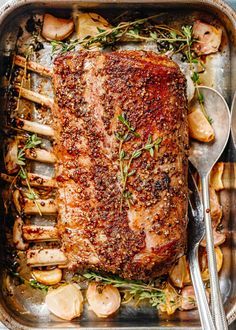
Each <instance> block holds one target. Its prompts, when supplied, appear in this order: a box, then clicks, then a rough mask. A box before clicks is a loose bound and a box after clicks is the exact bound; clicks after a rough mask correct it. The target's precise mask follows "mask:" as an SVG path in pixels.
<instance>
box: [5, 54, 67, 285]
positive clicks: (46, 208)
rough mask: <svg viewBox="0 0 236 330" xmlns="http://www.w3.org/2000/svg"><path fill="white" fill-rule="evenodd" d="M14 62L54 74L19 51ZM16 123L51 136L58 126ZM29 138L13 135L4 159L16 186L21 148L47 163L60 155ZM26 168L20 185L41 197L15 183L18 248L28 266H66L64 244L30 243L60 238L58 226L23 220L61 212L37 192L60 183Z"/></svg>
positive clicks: (32, 97) (32, 95)
mask: <svg viewBox="0 0 236 330" xmlns="http://www.w3.org/2000/svg"><path fill="white" fill-rule="evenodd" d="M14 64H15V65H16V66H19V67H22V68H24V69H27V70H29V71H33V72H35V73H38V74H40V75H42V76H45V77H49V78H50V77H51V76H52V71H51V70H50V69H48V68H46V67H44V66H42V65H40V64H37V63H35V62H33V61H26V59H25V58H23V57H21V56H18V55H16V56H15V58H14ZM14 89H15V90H16V92H17V93H18V97H19V98H24V99H26V100H29V101H32V102H34V103H36V104H40V105H42V106H45V107H48V108H50V109H52V107H54V106H55V105H54V102H53V100H52V99H51V98H49V97H47V96H44V95H41V94H40V93H36V92H33V91H31V90H30V89H27V88H24V87H22V86H19V85H14ZM14 126H15V127H16V128H17V131H18V130H19V132H29V133H31V137H32V133H33V134H34V136H36V135H35V134H39V135H40V136H44V137H45V138H48V139H53V138H54V130H53V128H52V127H50V126H49V125H44V124H40V123H37V122H33V121H30V120H25V119H21V118H14ZM29 136H30V135H28V138H29ZM26 140H27V137H25V135H24V134H19V135H17V136H15V137H14V139H11V140H10V142H9V143H8V144H7V150H6V153H5V159H4V160H5V168H6V172H7V174H5V173H1V178H2V180H4V181H7V182H9V184H12V187H13V186H15V185H14V183H15V181H16V177H17V174H18V173H19V171H20V169H21V168H22V166H20V165H19V162H18V163H17V159H18V158H17V157H19V156H18V154H19V150H23V155H24V158H25V160H29V161H32V160H33V161H37V162H42V163H46V164H54V163H55V162H56V157H55V155H54V154H53V152H51V151H47V150H45V149H42V148H40V142H39V143H38V146H37V143H36V145H34V146H33V147H32V148H27V147H24V143H26V142H25V141H26ZM23 172H24V173H23V174H24V175H26V177H24V175H20V176H19V175H18V180H19V181H20V185H22V186H25V187H26V188H27V189H29V190H31V191H32V192H33V193H34V194H35V196H37V197H36V198H29V197H27V194H24V189H22V188H21V187H20V188H15V187H14V190H13V193H12V199H13V204H14V206H15V209H16V212H17V214H18V215H17V216H16V219H15V223H14V226H13V243H14V245H15V246H16V248H17V249H18V250H23V251H26V258H27V265H28V266H30V267H42V266H58V267H59V268H61V267H62V268H63V267H65V266H66V262H67V259H66V256H65V255H64V253H63V252H62V251H61V250H60V248H58V247H57V248H43V249H42V248H38V249H35V248H33V249H31V248H30V247H29V243H31V242H33V243H38V242H40V243H41V242H51V241H54V242H56V241H58V238H59V237H58V232H57V228H56V227H55V226H48V225H43V226H42V225H35V224H34V225H33V224H32V225H30V224H26V223H25V222H24V221H23V218H25V217H29V216H32V215H36V214H39V213H40V214H41V215H56V214H57V204H56V201H55V199H53V198H52V197H49V198H45V199H43V198H42V199H41V198H39V197H38V194H36V193H35V189H36V191H37V189H41V188H45V189H49V190H55V189H56V187H57V183H56V180H55V179H54V178H53V177H49V176H44V175H38V174H36V173H30V172H28V171H27V172H26V171H24V170H23ZM21 174H22V173H21ZM16 187H17V186H16ZM31 187H32V188H31ZM28 195H29V194H28ZM46 197H47V196H46ZM22 215H23V216H22ZM59 268H55V269H54V270H53V271H54V273H55V275H56V276H57V278H58V280H59V281H60V279H61V271H60V269H59ZM58 274H59V277H58Z"/></svg>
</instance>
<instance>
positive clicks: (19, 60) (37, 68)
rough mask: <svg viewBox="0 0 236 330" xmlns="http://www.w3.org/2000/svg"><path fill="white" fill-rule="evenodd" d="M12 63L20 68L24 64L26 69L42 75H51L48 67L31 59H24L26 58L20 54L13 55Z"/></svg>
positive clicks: (23, 66)
mask: <svg viewBox="0 0 236 330" xmlns="http://www.w3.org/2000/svg"><path fill="white" fill-rule="evenodd" d="M14 63H15V64H16V65H18V66H20V67H22V68H25V66H26V67H27V69H29V70H31V71H34V72H36V73H39V74H41V75H42V76H47V77H52V71H51V70H50V69H49V68H47V67H45V66H43V65H41V64H38V63H36V62H33V61H26V59H25V58H24V57H22V56H20V55H16V56H15V61H14Z"/></svg>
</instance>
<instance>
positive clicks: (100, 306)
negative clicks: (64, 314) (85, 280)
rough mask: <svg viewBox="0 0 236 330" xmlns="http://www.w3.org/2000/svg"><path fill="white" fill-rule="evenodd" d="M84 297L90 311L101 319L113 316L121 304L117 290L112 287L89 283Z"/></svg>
mask: <svg viewBox="0 0 236 330" xmlns="http://www.w3.org/2000/svg"><path fill="white" fill-rule="evenodd" d="M86 297H87V300H88V303H89V306H90V308H91V309H92V311H93V312H94V313H95V314H96V315H97V316H98V317H103V318H105V317H107V316H109V315H111V314H114V313H115V312H116V311H117V310H118V308H119V307H120V303H121V297H120V293H119V290H118V289H117V288H116V287H114V286H113V285H105V286H102V285H101V284H99V283H95V282H92V283H89V286H88V290H87V294H86Z"/></svg>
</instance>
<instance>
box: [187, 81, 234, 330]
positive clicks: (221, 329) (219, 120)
mask: <svg viewBox="0 0 236 330" xmlns="http://www.w3.org/2000/svg"><path fill="white" fill-rule="evenodd" d="M200 92H201V93H202V95H203V97H204V105H205V108H206V111H207V113H208V115H209V116H210V117H211V118H212V120H213V123H212V126H213V129H214V132H215V139H214V141H213V142H210V143H201V142H198V141H192V142H191V148H190V156H189V160H190V162H191V163H192V164H193V165H194V167H195V168H196V169H197V171H198V173H199V175H200V178H201V184H202V199H203V212H204V220H205V229H206V246H207V258H208V268H209V274H210V286H211V307H212V317H213V321H214V323H215V327H216V329H217V330H226V329H228V325H227V320H226V317H225V312H224V307H223V302H222V298H221V293H220V286H219V279H218V273H217V267H216V257H215V251H214V239H213V233H212V225H211V215H210V202H209V174H210V171H211V169H212V167H213V166H214V164H215V163H216V161H217V160H218V158H219V157H220V155H221V153H222V152H223V150H224V148H225V146H226V143H227V141H228V138H229V133H230V112H229V108H228V105H227V103H226V101H225V100H224V98H223V97H222V96H221V95H220V93H218V92H217V91H216V90H214V89H212V88H210V87H205V86H201V87H200Z"/></svg>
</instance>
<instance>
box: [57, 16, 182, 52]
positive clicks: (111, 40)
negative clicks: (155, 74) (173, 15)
mask: <svg viewBox="0 0 236 330" xmlns="http://www.w3.org/2000/svg"><path fill="white" fill-rule="evenodd" d="M163 15H165V13H160V14H158V15H154V16H149V17H146V18H142V19H137V20H134V21H132V22H121V23H119V24H118V25H117V26H114V27H111V28H109V29H101V28H97V29H98V33H97V34H96V35H95V36H87V37H85V38H84V39H74V40H69V41H66V42H62V41H56V40H53V41H52V42H51V46H52V54H54V53H55V52H57V51H59V52H61V53H66V52H68V51H72V50H74V49H75V48H76V47H77V46H78V45H80V46H82V47H83V48H85V49H90V48H91V47H96V46H99V47H102V48H107V47H112V46H115V45H116V44H117V43H119V42H120V41H140V42H143V41H146V42H156V43H157V44H158V47H159V48H160V49H161V50H164V51H168V50H171V51H174V52H179V51H181V50H182V49H184V48H185V46H186V44H187V42H188V40H187V37H186V35H185V33H183V31H179V30H176V29H174V28H172V27H169V26H167V25H164V24H160V25H154V24H150V20H152V19H155V18H157V17H160V16H163Z"/></svg>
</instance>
